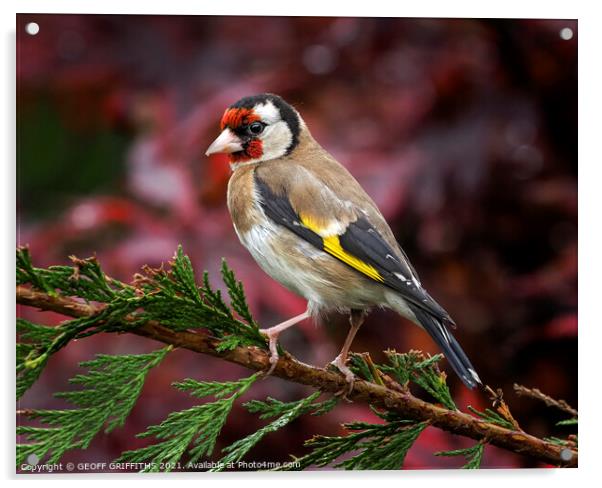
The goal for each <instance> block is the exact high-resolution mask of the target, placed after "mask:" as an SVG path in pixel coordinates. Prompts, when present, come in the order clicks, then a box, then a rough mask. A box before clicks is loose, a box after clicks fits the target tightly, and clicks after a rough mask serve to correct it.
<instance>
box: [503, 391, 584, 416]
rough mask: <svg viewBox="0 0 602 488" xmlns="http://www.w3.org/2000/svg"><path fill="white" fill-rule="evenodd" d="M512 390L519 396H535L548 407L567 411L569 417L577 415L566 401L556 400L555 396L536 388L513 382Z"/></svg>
mask: <svg viewBox="0 0 602 488" xmlns="http://www.w3.org/2000/svg"><path fill="white" fill-rule="evenodd" d="M514 391H515V392H516V394H517V395H519V396H526V397H530V398H535V399H536V400H540V401H542V402H544V403H545V404H546V406H548V407H555V408H557V409H558V410H562V411H563V412H566V413H568V414H569V415H570V416H571V417H577V410H575V409H574V408H573V407H571V406H570V405H569V404H568V403H567V402H566V401H564V400H556V399H555V398H552V397H551V396H549V395H546V394H545V393H542V391H541V390H539V389H537V388H527V387H526V386H523V385H519V384H516V383H515V384H514Z"/></svg>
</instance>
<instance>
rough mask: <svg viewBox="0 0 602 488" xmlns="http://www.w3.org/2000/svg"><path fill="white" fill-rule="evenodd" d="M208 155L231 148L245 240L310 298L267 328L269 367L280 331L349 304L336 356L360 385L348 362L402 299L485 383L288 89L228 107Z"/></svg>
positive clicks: (233, 206) (235, 204)
mask: <svg viewBox="0 0 602 488" xmlns="http://www.w3.org/2000/svg"><path fill="white" fill-rule="evenodd" d="M221 131H222V132H221V134H220V135H219V137H217V139H215V141H213V143H212V144H211V145H210V146H209V148H208V149H207V152H206V155H207V156H209V155H211V154H215V153H226V154H228V155H229V159H230V165H231V168H232V176H231V178H230V180H229V183H228V196H227V201H228V209H229V211H230V215H231V217H232V221H233V223H234V229H235V231H236V234H237V235H238V237H239V239H240V241H241V243H242V244H243V245H244V246H245V247H246V248H247V249H248V250H249V252H250V253H251V255H252V256H253V258H255V260H256V261H257V263H258V264H259V266H260V267H261V268H262V269H263V270H264V271H265V272H266V273H267V274H268V275H270V276H271V277H272V278H273V279H275V280H277V281H279V282H280V283H281V284H282V285H284V286H285V287H286V288H288V289H289V290H291V291H293V292H294V293H297V294H298V295H301V296H302V297H304V298H305V299H306V300H307V310H306V311H305V312H304V313H302V314H300V315H298V316H296V317H293V318H291V319H289V320H287V321H285V322H282V323H281V324H278V325H276V326H274V327H271V328H269V329H264V330H263V332H264V334H265V335H266V337H267V338H268V339H269V346H270V363H271V369H270V372H271V371H272V370H273V369H274V367H275V366H276V364H277V362H278V350H277V347H276V346H277V340H278V336H279V334H280V333H281V332H282V331H283V330H285V329H287V328H289V327H291V326H293V325H295V324H297V323H299V322H301V321H302V320H304V319H306V318H308V317H314V318H315V317H317V316H319V315H320V314H321V313H323V312H326V311H331V310H336V311H339V312H343V313H348V314H349V316H350V324H351V327H350V330H349V333H348V335H347V338H346V339H345V342H344V344H343V347H342V349H341V352H340V354H339V355H338V356H337V357H336V359H335V360H334V361H333V362H332V364H333V365H334V366H336V367H337V368H338V370H339V371H340V372H341V373H343V375H344V376H345V378H346V380H347V382H348V383H349V384H350V385H351V386H350V388H352V387H353V381H354V376H353V373H352V372H351V370H350V369H349V368H348V366H347V365H346V360H347V355H348V352H349V348H350V347H351V343H352V341H353V338H354V337H355V334H356V333H357V331H358V329H359V327H360V326H361V325H362V323H363V321H364V317H365V314H366V313H367V311H368V310H369V309H371V308H372V307H386V308H390V309H393V310H394V311H396V312H397V313H399V314H400V315H401V316H403V317H405V318H407V319H409V320H410V321H412V322H414V323H415V324H417V325H419V326H420V327H422V328H423V329H424V330H426V332H428V333H429V334H430V336H431V337H432V338H433V340H434V341H435V342H436V343H437V345H438V346H439V347H440V348H441V349H442V351H443V352H444V353H445V356H446V358H447V360H448V361H449V363H450V364H451V366H452V368H453V369H454V371H455V372H456V374H457V375H458V376H459V377H460V378H461V379H462V381H463V382H464V384H465V385H466V386H467V387H469V388H473V387H475V386H477V385H480V386H482V383H481V380H480V379H479V376H478V375H477V373H476V371H475V368H474V367H473V366H472V364H471V363H470V361H469V359H468V357H467V356H466V354H465V353H464V351H463V350H462V348H461V347H460V345H459V344H458V342H457V341H456V339H455V338H454V337H453V336H452V334H451V333H450V331H449V327H455V324H454V322H453V320H452V319H451V317H450V316H449V314H448V313H447V312H446V311H445V310H444V309H443V308H442V307H441V306H440V305H439V304H438V303H437V302H436V301H435V300H433V298H431V296H430V295H429V294H428V293H427V291H426V290H425V289H424V288H423V286H422V285H421V283H420V279H419V278H418V274H417V273H416V271H415V270H414V268H413V266H412V265H411V264H410V261H409V260H408V257H407V256H406V254H405V253H404V251H403V250H402V249H401V247H400V245H399V244H398V243H397V241H396V240H395V237H394V235H393V232H392V231H391V229H390V227H389V225H388V224H387V222H386V221H385V219H384V217H383V216H382V214H381V213H380V211H379V210H378V208H377V206H376V204H375V203H374V202H373V201H372V199H371V198H370V197H369V196H368V194H367V193H366V192H365V191H364V190H363V188H362V187H361V186H360V184H359V183H358V182H357V181H356V180H355V178H354V177H353V176H352V175H351V174H350V173H349V172H348V171H347V170H346V169H345V168H344V167H343V166H342V165H341V164H340V163H338V162H337V161H336V160H335V159H334V158H333V157H332V156H331V155H330V154H329V153H328V152H326V151H325V150H324V149H323V148H322V147H321V146H320V145H319V144H318V143H317V142H316V141H315V140H314V138H313V137H312V135H311V133H310V132H309V129H308V128H307V125H306V124H305V122H304V121H303V119H302V118H301V116H300V115H299V113H298V112H297V110H295V109H294V108H293V107H292V106H291V105H289V104H288V103H286V102H285V101H284V100H283V99H282V98H281V97H279V96H277V95H273V94H262V95H255V96H250V97H245V98H242V99H241V100H239V101H238V102H236V103H234V104H233V105H231V106H230V107H228V108H227V109H226V111H225V113H224V115H223V117H222V120H221Z"/></svg>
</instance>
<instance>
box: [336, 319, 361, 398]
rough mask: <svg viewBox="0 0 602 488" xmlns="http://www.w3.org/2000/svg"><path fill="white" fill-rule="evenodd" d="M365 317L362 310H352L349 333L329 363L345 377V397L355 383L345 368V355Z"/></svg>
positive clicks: (349, 371) (353, 376)
mask: <svg viewBox="0 0 602 488" xmlns="http://www.w3.org/2000/svg"><path fill="white" fill-rule="evenodd" d="M365 317H366V312H365V311H364V310H352V311H351V314H350V315H349V323H350V324H351V327H350V328H349V333H348V334H347V337H346V338H345V342H344V343H343V348H342V349H341V352H340V353H339V355H338V356H337V357H336V358H335V360H334V361H333V362H332V363H330V364H332V365H333V366H335V367H336V368H337V369H338V370H339V371H340V372H341V373H343V375H344V376H345V380H346V381H347V384H348V385H349V388H348V389H347V392H345V395H344V396H347V395H348V394H349V393H351V390H353V384H354V382H355V375H354V374H353V372H352V371H351V370H350V369H349V368H348V367H347V365H346V364H345V363H346V362H347V355H348V354H349V348H350V347H351V343H352V342H353V339H354V338H355V334H357V331H358V330H359V329H360V327H361V326H362V324H363V323H364V318H365Z"/></svg>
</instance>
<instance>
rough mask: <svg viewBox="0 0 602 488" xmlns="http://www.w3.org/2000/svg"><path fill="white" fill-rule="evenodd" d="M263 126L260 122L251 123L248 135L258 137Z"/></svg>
mask: <svg viewBox="0 0 602 488" xmlns="http://www.w3.org/2000/svg"><path fill="white" fill-rule="evenodd" d="M263 127H264V125H263V124H262V123H261V122H253V123H252V124H250V125H249V129H248V130H249V133H250V134H253V135H254V136H256V135H259V134H261V133H262V132H263Z"/></svg>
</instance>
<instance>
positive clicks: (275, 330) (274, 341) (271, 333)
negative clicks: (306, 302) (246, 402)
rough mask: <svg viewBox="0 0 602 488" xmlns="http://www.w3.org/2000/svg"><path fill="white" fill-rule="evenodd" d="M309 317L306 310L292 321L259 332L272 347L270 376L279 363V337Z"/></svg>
mask: <svg viewBox="0 0 602 488" xmlns="http://www.w3.org/2000/svg"><path fill="white" fill-rule="evenodd" d="M309 316H310V315H309V312H308V311H307V310H306V311H305V312H303V313H302V314H299V315H297V316H295V317H293V318H292V319H288V320H285V321H284V322H281V323H279V324H277V325H274V326H273V327H270V328H269V329H261V330H260V331H259V332H261V333H262V334H263V335H264V336H266V337H267V338H268V341H269V345H270V364H271V366H270V369H269V370H268V372H267V374H268V375H270V374H272V372H273V371H274V368H275V367H276V364H277V363H278V336H279V335H280V333H281V332H282V331H283V330H286V329H288V328H289V327H292V326H293V325H295V324H298V323H299V322H301V321H302V320H305V319H307V318H309Z"/></svg>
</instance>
